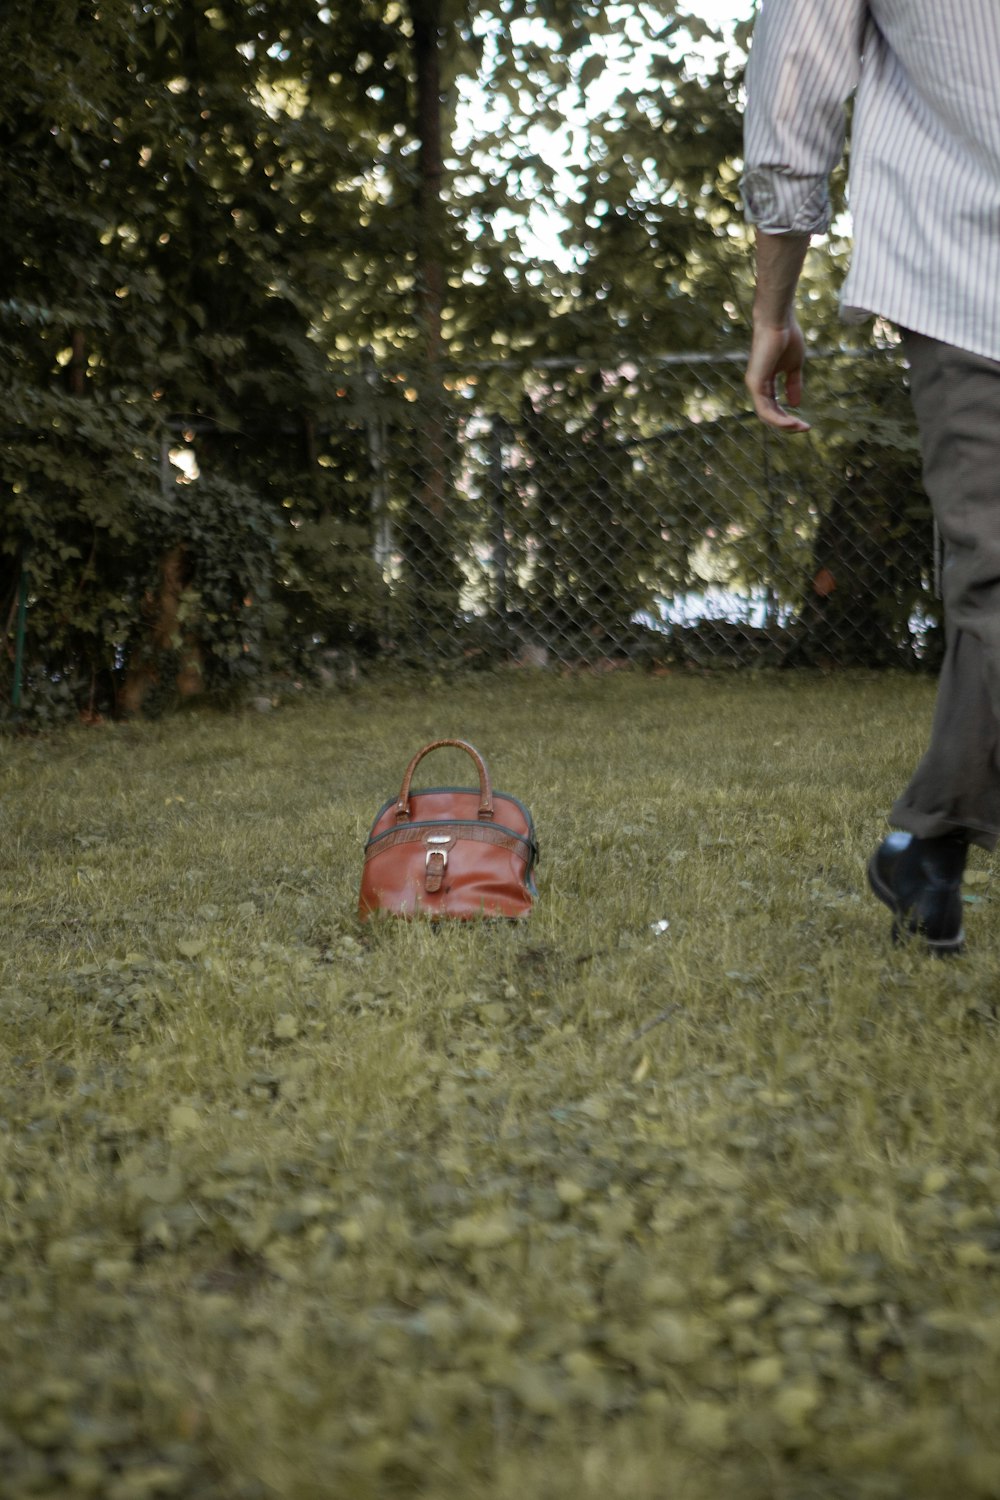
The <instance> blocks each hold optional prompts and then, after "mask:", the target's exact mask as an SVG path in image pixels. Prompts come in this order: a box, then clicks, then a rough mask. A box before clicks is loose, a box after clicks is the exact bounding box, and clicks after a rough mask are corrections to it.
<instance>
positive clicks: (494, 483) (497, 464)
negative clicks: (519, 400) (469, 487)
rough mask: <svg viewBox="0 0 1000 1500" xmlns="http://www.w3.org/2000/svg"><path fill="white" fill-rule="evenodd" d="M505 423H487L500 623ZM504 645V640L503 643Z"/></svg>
mask: <svg viewBox="0 0 1000 1500" xmlns="http://www.w3.org/2000/svg"><path fill="white" fill-rule="evenodd" d="M506 426H507V424H506V423H505V422H504V420H503V418H502V417H497V416H494V417H493V418H492V419H491V422H490V500H491V505H490V509H491V511H492V522H493V527H492V530H493V606H494V609H495V611H496V617H497V622H498V624H500V625H501V626H502V625H503V624H504V623H505V621H506V618H507V531H506V519H507V518H506V513H505V511H506V497H505V495H504V466H503V445H504V438H505V436H506ZM505 644H506V643H505Z"/></svg>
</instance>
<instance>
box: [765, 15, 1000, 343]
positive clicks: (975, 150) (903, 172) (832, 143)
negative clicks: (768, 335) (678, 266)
mask: <svg viewBox="0 0 1000 1500" xmlns="http://www.w3.org/2000/svg"><path fill="white" fill-rule="evenodd" d="M746 84H747V107H746V114H745V119H744V156H745V172H744V177H743V197H744V202H745V204H746V210H747V217H748V218H749V219H750V220H751V222H753V223H755V224H756V225H757V226H758V228H759V229H761V230H763V231H765V232H766V233H768V234H789V233H817V232H821V231H822V230H824V229H826V228H827V227H828V226H829V222H830V200H829V195H828V191H827V181H828V178H829V175H830V172H831V170H832V169H833V167H834V166H836V164H837V162H838V161H839V159H840V156H841V153H842V151H843V146H844V131H845V124H844V121H845V116H844V103H845V101H846V100H847V98H848V97H849V95H850V94H851V93H852V92H853V91H854V90H856V91H857V93H856V98H855V106H854V121H853V126H852V142H851V160H850V207H851V213H852V217H853V220H854V253H853V256H852V260H851V267H850V271H849V273H848V276H847V280H846V281H845V283H844V287H843V291H842V293H841V309H842V312H843V314H844V316H845V317H846V318H847V319H849V320H850V321H859V320H860V319H861V318H864V317H866V316H868V315H869V314H871V313H880V314H882V315H883V316H884V317H886V318H889V319H891V320H892V321H893V322H894V323H897V324H898V325H900V326H901V327H904V328H909V329H912V330H913V331H914V332H916V333H924V334H927V335H929V336H930V337H931V338H935V339H940V340H941V341H942V342H944V343H947V344H953V345H957V347H959V348H961V349H968V350H970V351H971V352H972V353H974V354H983V355H986V357H987V358H990V359H997V360H1000V0H761V9H760V14H759V16H758V19H757V22H756V26H755V30H754V37H753V47H752V49H751V53H750V61H749V64H748V66H747V78H746Z"/></svg>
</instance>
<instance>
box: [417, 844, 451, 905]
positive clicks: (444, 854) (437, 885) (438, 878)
mask: <svg viewBox="0 0 1000 1500" xmlns="http://www.w3.org/2000/svg"><path fill="white" fill-rule="evenodd" d="M453 842H454V838H453V836H452V835H451V834H450V833H429V834H428V835H427V843H428V844H434V845H436V847H435V848H433V849H428V851H427V856H426V858H425V860H424V884H425V886H426V887H427V889H428V891H431V892H433V891H439V890H440V889H441V882H442V880H443V879H444V872H445V870H446V869H447V868H448V849H449V847H450V846H451V844H452V843H453ZM442 846H443V847H442ZM432 861H433V863H432Z"/></svg>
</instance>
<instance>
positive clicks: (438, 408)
mask: <svg viewBox="0 0 1000 1500" xmlns="http://www.w3.org/2000/svg"><path fill="white" fill-rule="evenodd" d="M410 15H411V19H412V22H413V61H414V72H415V77H416V118H415V129H416V135H417V139H418V141H419V144H420V154H419V158H418V176H419V181H418V188H417V204H416V209H417V213H416V233H417V278H416V281H417V309H416V311H417V322H418V327H419V331H420V343H421V348H420V371H419V405H418V411H417V417H418V429H417V434H416V464H417V473H416V480H417V485H416V505H415V506H414V507H413V510H412V513H411V524H410V527H409V532H410V535H409V546H408V549H407V550H408V552H409V563H410V568H411V574H412V578H413V591H412V592H413V601H414V610H415V618H416V621H417V622H418V624H419V630H420V632H421V634H422V635H425V634H426V633H427V632H430V633H431V634H434V633H436V632H437V631H450V630H451V628H452V625H453V621H454V617H455V614H456V613H457V610H458V598H459V583H458V572H457V568H456V565H455V561H454V557H453V551H452V547H451V545H450V539H449V529H450V524H452V523H453V521H454V516H453V515H449V509H450V507H449V504H448V502H449V498H450V488H451V487H450V484H449V464H448V443H447V424H446V420H445V403H444V387H443V381H442V369H441V355H442V338H441V325H442V311H443V307H444V299H445V288H446V282H447V274H446V265H445V247H446V239H447V216H446V213H445V205H444V198H443V174H444V162H443V158H444V150H443V123H442V108H441V45H442V40H441V30H442V5H441V0H411V4H410Z"/></svg>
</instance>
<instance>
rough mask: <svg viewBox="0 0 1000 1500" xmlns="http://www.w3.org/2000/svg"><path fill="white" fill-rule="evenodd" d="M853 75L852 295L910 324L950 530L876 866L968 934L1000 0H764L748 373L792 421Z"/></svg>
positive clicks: (993, 588) (998, 393) (988, 737)
mask: <svg viewBox="0 0 1000 1500" xmlns="http://www.w3.org/2000/svg"><path fill="white" fill-rule="evenodd" d="M851 93H855V94H856V97H855V105H854V120H853V126H852V141H851V163H850V202H851V211H852V215H853V219H854V253H853V257H852V263H851V268H850V271H849V274H848V276H847V279H846V281H845V283H844V287H843V290H842V293H841V310H842V314H843V315H844V316H845V317H846V318H848V319H850V320H855V319H860V318H863V317H866V316H868V315H870V314H872V313H878V314H881V315H882V316H883V317H886V318H889V319H891V320H892V321H893V322H894V323H896V324H897V325H898V327H899V328H900V329H901V330H902V331H903V334H904V341H905V352H906V357H907V360H908V362H909V365H910V384H911V392H912V398H913V405H914V408H915V411H916V415H917V422H918V426H919V429H920V441H921V448H922V452H923V462H924V483H925V486H926V489H927V492H928V494H929V495H930V498H931V503H932V505H933V508H934V515H935V519H936V521H937V525H938V529H939V531H940V535H941V538H942V541H943V543H944V548H945V553H944V558H945V560H944V566H943V569H942V594H943V600H944V617H945V640H946V647H945V659H944V664H943V667H942V670H941V679H940V682H939V685H938V696H937V703H936V707H935V713H934V722H933V727H932V731H931V740H930V745H929V747H928V749H927V752H926V754H925V756H924V758H923V760H922V761H921V762H920V764H919V766H918V767H917V769H916V771H915V773H914V775H913V777H912V779H911V781H910V784H909V786H908V787H907V788H906V789H905V791H903V793H902V794H901V795H900V797H899V798H898V799H897V800H896V803H895V805H894V806H893V809H892V813H891V822H892V823H893V824H894V825H896V827H897V829H899V830H900V831H898V832H894V833H891V834H890V835H889V836H888V838H886V839H885V841H884V842H883V843H882V844H881V845H880V847H879V848H878V849H877V850H876V851H875V853H874V854H873V856H872V858H871V860H870V862H869V866H868V878H869V882H870V884H871V887H872V889H873V891H874V892H875V895H876V896H878V898H879V899H880V900H881V901H883V902H885V904H886V906H888V907H889V908H890V909H891V911H892V913H893V935H894V936H900V935H904V934H909V933H919V934H920V935H921V937H922V939H923V940H924V941H925V942H926V943H927V945H928V947H929V948H930V949H931V951H932V952H934V953H938V954H945V953H954V952H958V951H959V950H960V949H961V947H962V943H963V932H962V896H961V883H962V874H963V871H964V868H965V860H966V854H967V852H968V846H969V844H970V843H973V844H980V845H981V846H982V847H983V848H985V849H992V848H993V847H994V846H995V844H996V842H997V838H998V836H1000V0H761V9H760V14H759V16H758V19H757V22H756V26H755V30H754V38H753V46H752V49H751V54H750V62H749V65H748V68H747V108H746V117H745V153H744V154H745V175H744V178H743V191H744V199H745V202H746V207H747V216H748V218H749V219H750V220H751V221H752V222H753V223H754V224H755V225H756V238H757V290H756V296H755V300H754V313H753V338H752V343H751V350H750V357H749V361H748V364H747V370H746V377H745V379H746V385H747V388H748V390H749V392H750V395H751V397H752V399H753V404H754V408H755V410H756V412H757V415H758V416H759V417H760V418H761V420H762V421H764V422H766V423H768V425H769V426H771V427H774V428H777V429H778V430H780V431H783V432H787V433H795V432H804V431H807V430H808V426H807V424H806V423H805V422H804V421H802V419H801V418H800V417H799V416H797V415H796V413H795V411H794V408H796V407H798V405H799V403H800V400H801V394H802V367H803V357H804V346H803V340H802V334H801V331H800V329H799V326H798V323H797V321H796V318H795V289H796V286H797V283H798V278H799V273H800V271H801V269H802V264H803V261H804V259H805V254H806V250H807V248H808V245H809V238H810V235H812V234H814V233H817V232H822V231H823V230H825V229H826V228H827V226H828V224H829V220H830V208H829V198H828V194H827V181H828V178H829V174H830V172H831V171H832V169H833V167H834V166H835V165H836V164H837V162H838V160H839V158H840V155H841V152H842V149H843V144H844V130H845V125H844V121H845V116H844V105H845V101H846V100H847V98H848V97H849V96H850V94H851ZM789 408H792V409H791V410H789Z"/></svg>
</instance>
